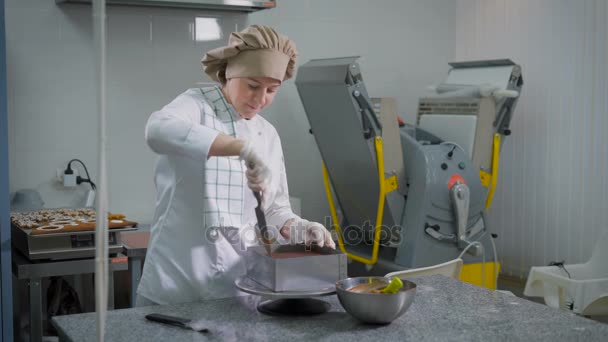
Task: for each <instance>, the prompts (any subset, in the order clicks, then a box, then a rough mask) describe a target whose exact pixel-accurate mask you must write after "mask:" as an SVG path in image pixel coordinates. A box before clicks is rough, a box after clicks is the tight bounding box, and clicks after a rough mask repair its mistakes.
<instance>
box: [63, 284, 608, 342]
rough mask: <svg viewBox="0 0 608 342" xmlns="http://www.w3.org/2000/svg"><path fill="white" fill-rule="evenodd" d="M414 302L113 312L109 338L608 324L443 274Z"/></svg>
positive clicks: (477, 334) (85, 330) (601, 327)
mask: <svg viewBox="0 0 608 342" xmlns="http://www.w3.org/2000/svg"><path fill="white" fill-rule="evenodd" d="M412 281H414V282H415V283H416V284H417V285H418V287H417V294H416V298H415V300H414V303H413V304H412V306H411V307H410V308H409V310H408V311H407V312H406V313H405V314H404V315H403V316H401V317H400V318H398V319H397V320H395V321H393V322H392V323H391V324H389V325H384V326H376V325H367V324H363V323H360V322H359V321H357V320H356V319H354V318H353V317H352V316H350V315H349V314H348V313H346V312H344V310H343V309H342V306H341V305H340V303H339V302H338V298H337V297H336V296H335V295H333V296H328V297H322V299H323V300H325V301H327V302H328V303H330V304H331V306H332V307H331V309H330V311H329V312H327V313H325V314H322V315H318V316H312V317H298V318H289V317H274V316H267V315H264V314H261V313H259V312H258V311H257V310H256V306H257V304H258V302H259V301H260V297H257V296H244V297H237V298H227V299H218V300H209V301H205V302H200V303H185V304H176V305H164V306H149V307H140V308H132V309H124V310H114V311H110V312H108V316H107V322H106V340H107V341H171V342H179V341H210V340H216V341H217V340H222V341H225V340H228V341H242V340H247V341H269V340H288V341H307V342H310V341H317V340H322V341H336V340H340V341H341V340H350V341H374V342H376V341H378V339H383V340H386V341H397V340H399V341H448V340H449V341H504V340H509V341H531V340H537V341H549V340H551V341H579V340H580V341H605V340H606V338H607V337H608V325H606V324H602V323H598V322H595V321H592V320H589V319H586V318H583V317H579V316H577V315H575V314H573V313H570V312H565V311H561V310H558V309H553V308H550V307H547V306H545V305H541V304H537V303H533V302H531V301H528V300H525V299H521V298H517V297H514V296H510V295H507V294H503V293H500V292H494V291H490V290H487V289H484V288H480V287H477V286H474V285H471V284H468V283H463V282H461V281H458V280H454V279H451V278H447V277H444V276H430V277H422V278H414V279H412ZM149 313H162V314H167V315H173V316H179V317H185V318H194V319H197V320H199V319H200V320H204V322H205V323H206V324H208V325H207V327H208V328H209V330H210V332H209V333H206V334H203V333H199V332H194V331H190V330H184V329H181V328H177V327H172V326H167V325H165V324H160V323H154V322H149V321H147V320H146V319H145V318H144V316H145V315H147V314H149ZM52 321H53V324H54V325H55V327H57V330H58V331H59V333H60V338H61V340H66V341H95V313H86V314H79V315H70V316H57V317H54V318H53V320H52Z"/></svg>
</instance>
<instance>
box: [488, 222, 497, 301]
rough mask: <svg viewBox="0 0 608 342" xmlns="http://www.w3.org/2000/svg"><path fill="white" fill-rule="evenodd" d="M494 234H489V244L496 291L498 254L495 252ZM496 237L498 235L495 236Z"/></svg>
mask: <svg viewBox="0 0 608 342" xmlns="http://www.w3.org/2000/svg"><path fill="white" fill-rule="evenodd" d="M494 235H496V234H494V233H492V234H490V242H491V243H492V249H493V250H494V278H495V279H494V284H496V289H498V253H497V252H496V244H495V243H494V239H495V237H494ZM496 237H498V235H496Z"/></svg>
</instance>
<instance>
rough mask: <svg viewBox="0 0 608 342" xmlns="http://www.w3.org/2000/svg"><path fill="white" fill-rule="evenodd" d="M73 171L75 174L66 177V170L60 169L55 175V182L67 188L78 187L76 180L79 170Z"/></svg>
mask: <svg viewBox="0 0 608 342" xmlns="http://www.w3.org/2000/svg"><path fill="white" fill-rule="evenodd" d="M72 171H74V173H73V174H71V175H66V174H64V172H65V169H64V168H58V169H57V170H56V173H55V180H56V181H57V182H59V183H62V184H63V186H66V187H74V186H76V185H77V184H76V178H77V177H78V170H77V169H72Z"/></svg>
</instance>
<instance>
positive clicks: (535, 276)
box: [524, 232, 608, 316]
mask: <svg viewBox="0 0 608 342" xmlns="http://www.w3.org/2000/svg"><path fill="white" fill-rule="evenodd" d="M564 268H565V269H566V270H567V271H568V273H570V276H568V273H566V272H565V271H564V269H562V268H561V267H558V266H544V267H532V269H530V274H529V275H528V281H527V283H526V288H525V290H524V295H526V296H529V297H544V299H545V303H546V304H547V305H548V306H551V307H554V308H561V309H564V310H571V311H573V312H575V313H577V314H581V315H585V316H604V315H608V232H605V233H604V234H603V235H602V236H601V238H600V239H599V240H598V241H597V242H596V244H595V248H594V249H593V253H592V254H591V259H589V261H587V262H586V263H583V264H573V265H564Z"/></svg>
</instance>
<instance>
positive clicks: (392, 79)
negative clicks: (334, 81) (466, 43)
mask: <svg viewBox="0 0 608 342" xmlns="http://www.w3.org/2000/svg"><path fill="white" fill-rule="evenodd" d="M5 6H6V31H7V54H8V56H7V61H8V62H7V63H8V86H9V125H10V136H9V139H10V163H11V165H10V171H11V175H10V185H11V191H15V190H17V189H22V188H35V189H38V190H39V191H40V192H41V194H42V196H43V200H44V201H45V202H46V206H47V207H53V206H64V205H78V204H79V203H80V202H81V201H82V196H83V195H84V190H85V189H86V186H85V185H82V186H80V187H79V188H81V189H80V190H72V189H65V188H63V187H61V186H60V185H59V184H57V183H56V182H55V181H54V180H53V177H54V174H55V170H56V169H57V168H59V167H64V166H65V163H66V162H67V161H68V160H70V159H71V158H80V159H82V160H83V161H84V162H85V163H86V164H87V166H88V167H89V170H90V171H92V176H93V178H95V174H96V168H97V164H96V158H97V157H96V153H97V142H96V139H97V133H96V132H97V119H96V114H95V110H96V107H95V95H96V93H95V86H96V79H95V60H94V56H95V55H94V53H93V49H92V48H93V39H92V28H91V22H92V20H91V14H90V12H91V7H90V6H88V5H74V4H72V5H62V6H57V5H56V4H55V1H53V0H6V1H5ZM455 10H456V5H455V3H453V2H451V1H443V0H431V1H416V0H404V1H399V0H384V1H369V0H367V1H363V0H333V1H321V0H307V1H296V0H279V1H278V6H277V8H275V9H272V10H267V11H262V12H257V13H254V14H250V15H248V16H247V15H236V14H224V15H221V16H219V17H218V18H219V20H220V23H221V27H222V29H223V32H224V36H223V37H222V38H221V40H219V41H212V42H195V41H194V40H193V31H192V30H193V25H194V18H195V17H196V16H197V15H201V16H209V15H210V14H209V13H205V12H201V11H196V10H178V9H162V8H143V7H109V8H108V60H107V61H108V66H107V72H108V77H107V87H108V89H107V99H108V104H107V109H108V125H109V130H108V135H109V138H110V143H109V151H108V157H109V173H108V176H109V191H110V194H109V195H110V197H109V198H110V210H114V211H120V212H124V213H126V214H128V215H129V217H132V218H134V219H137V220H140V221H142V222H149V221H150V220H151V218H152V214H153V210H154V196H155V192H154V185H153V183H152V175H153V167H154V161H155V159H156V157H155V155H154V154H153V153H152V152H151V151H150V150H149V149H148V148H147V147H146V145H145V142H144V138H143V129H144V124H145V121H146V119H147V117H148V115H149V114H150V113H151V112H152V111H154V110H157V109H158V108H160V107H161V106H162V105H164V104H165V103H167V102H169V101H170V100H171V99H172V98H173V97H175V96H176V95H177V94H179V93H180V92H181V91H183V90H184V89H186V88H188V87H191V86H192V85H194V84H195V83H197V82H201V81H208V80H207V79H206V78H205V77H204V76H203V73H202V72H201V68H200V63H199V60H200V58H201V56H202V54H203V52H204V51H206V50H208V49H210V48H213V47H216V46H219V45H223V44H224V42H225V41H226V39H227V34H228V33H229V32H231V31H233V30H235V29H238V28H243V27H244V26H245V25H246V24H247V23H256V24H266V25H271V26H275V27H276V28H277V29H278V30H279V31H281V32H283V33H285V34H287V35H289V36H290V37H292V38H293V39H294V40H295V41H296V42H297V45H298V49H299V51H300V60H299V63H298V64H302V63H304V62H306V61H307V60H308V59H311V58H320V57H337V56H349V55H361V56H362V58H361V60H360V63H361V66H362V68H363V72H364V78H365V80H366V84H367V86H368V89H369V91H370V94H371V95H372V96H394V97H396V98H397V99H398V104H399V111H400V113H401V114H402V115H403V116H404V117H405V118H406V120H408V121H410V122H411V120H412V119H413V117H414V111H415V108H416V103H417V98H418V96H420V95H421V94H422V93H423V91H424V88H425V87H426V86H427V85H429V84H431V83H435V82H439V81H441V80H442V79H443V78H444V75H445V73H446V72H447V69H448V68H447V62H449V61H451V60H452V58H453V54H454V51H455V35H454V28H455ZM213 15H217V12H215V13H214V14H213ZM265 115H266V116H267V117H268V118H269V119H270V120H271V121H272V122H273V123H274V124H275V125H276V127H277V129H278V131H279V134H280V135H281V137H282V140H283V147H284V149H285V152H286V163H287V171H288V178H289V185H290V191H291V194H292V196H295V197H299V198H300V199H301V203H302V214H303V216H305V217H307V218H309V219H315V220H321V219H322V217H323V216H324V215H326V214H327V213H328V209H327V204H326V199H325V194H324V190H323V186H322V178H321V162H320V158H319V154H318V150H317V147H316V145H315V143H314V140H313V138H312V136H310V135H309V134H308V128H309V126H308V122H307V119H306V116H305V114H304V111H303V108H302V105H301V103H300V100H299V97H298V95H297V92H296V90H295V85H294V84H293V82H288V83H286V85H285V86H284V87H283V89H281V91H280V92H279V94H278V95H277V98H276V100H275V104H273V106H272V107H271V108H270V109H269V110H268V112H267V113H265Z"/></svg>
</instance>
